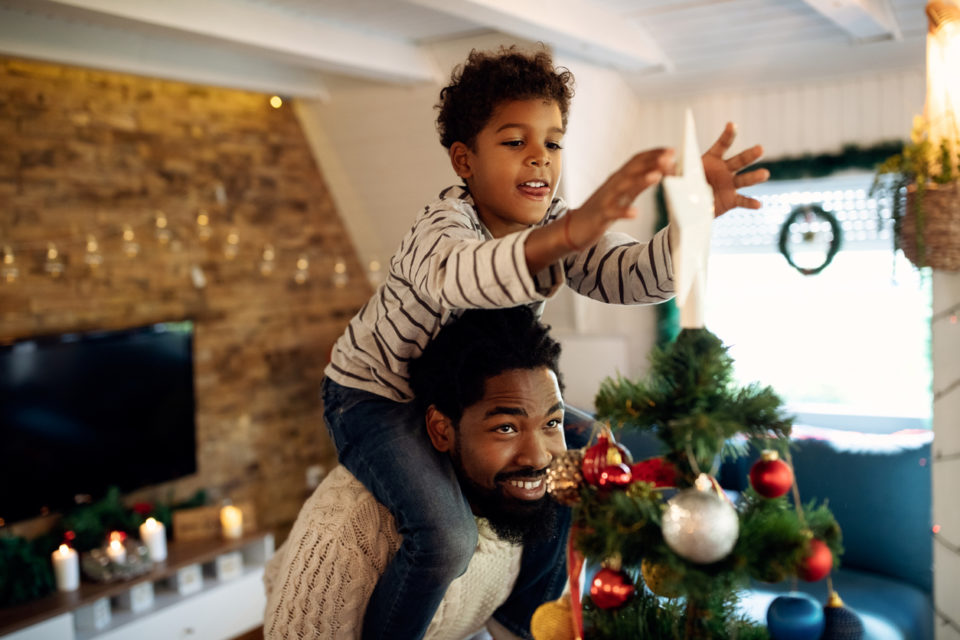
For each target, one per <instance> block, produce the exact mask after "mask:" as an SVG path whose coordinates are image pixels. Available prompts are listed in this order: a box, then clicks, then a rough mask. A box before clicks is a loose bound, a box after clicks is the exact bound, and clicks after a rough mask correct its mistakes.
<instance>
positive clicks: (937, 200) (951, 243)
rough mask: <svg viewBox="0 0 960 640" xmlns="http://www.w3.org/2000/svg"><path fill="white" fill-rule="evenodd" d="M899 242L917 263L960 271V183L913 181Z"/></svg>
mask: <svg viewBox="0 0 960 640" xmlns="http://www.w3.org/2000/svg"><path fill="white" fill-rule="evenodd" d="M898 245H899V247H900V248H901V249H902V250H903V254H904V255H905V256H907V258H908V259H909V260H910V262H912V263H913V264H915V265H916V266H917V267H932V268H934V269H939V270H942V271H960V183H957V182H952V183H949V184H934V183H928V184H927V185H926V186H925V187H924V188H923V189H922V190H918V189H917V185H916V184H911V185H909V186H908V187H907V201H906V207H905V208H904V213H903V217H902V218H901V220H900V224H899V229H898Z"/></svg>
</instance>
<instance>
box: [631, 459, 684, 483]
mask: <svg viewBox="0 0 960 640" xmlns="http://www.w3.org/2000/svg"><path fill="white" fill-rule="evenodd" d="M630 472H631V473H632V475H633V481H634V482H649V483H651V484H653V485H654V486H655V487H675V486H677V468H676V467H675V466H674V465H673V463H672V462H670V461H669V460H667V459H666V458H647V459H646V460H641V461H640V462H634V463H633V464H632V465H630Z"/></svg>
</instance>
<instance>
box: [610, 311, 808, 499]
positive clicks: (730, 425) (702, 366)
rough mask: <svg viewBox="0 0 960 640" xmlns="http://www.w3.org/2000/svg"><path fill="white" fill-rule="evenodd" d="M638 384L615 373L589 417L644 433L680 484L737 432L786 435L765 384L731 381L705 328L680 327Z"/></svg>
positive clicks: (724, 358)
mask: <svg viewBox="0 0 960 640" xmlns="http://www.w3.org/2000/svg"><path fill="white" fill-rule="evenodd" d="M650 362H651V369H650V374H649V376H648V378H647V379H646V380H644V381H635V382H634V381H630V380H627V379H625V378H623V377H622V376H618V377H617V378H616V379H610V378H608V379H607V380H605V381H604V382H603V384H602V385H601V387H600V391H599V392H598V393H597V397H596V401H595V404H596V408H597V417H598V419H601V420H606V421H608V422H610V424H611V425H612V426H613V427H614V428H616V429H619V430H624V431H626V430H630V429H636V430H640V431H652V432H653V433H654V434H655V435H656V436H657V437H658V438H659V439H660V440H662V441H663V443H664V444H665V445H666V447H667V449H668V450H669V451H671V452H674V455H671V456H668V457H669V458H670V460H671V461H672V462H674V463H675V464H677V466H678V467H679V468H680V470H681V473H682V475H683V476H684V478H685V480H686V482H685V485H684V486H690V485H692V484H693V480H694V479H695V478H696V475H697V474H696V470H695V469H693V468H692V467H693V465H692V463H691V461H690V459H689V456H688V455H687V453H688V452H689V453H690V454H691V455H692V456H693V458H694V460H695V461H696V463H697V465H698V466H699V468H700V469H702V470H704V471H706V470H709V469H710V468H711V467H712V466H713V465H714V462H715V460H716V459H717V456H718V455H720V454H721V453H722V452H723V451H724V443H725V442H726V441H727V440H729V439H730V438H732V437H733V436H735V435H737V434H744V435H746V436H747V437H748V438H750V439H759V440H767V439H768V438H770V437H774V438H786V437H788V436H789V434H790V428H791V424H792V422H791V419H790V418H789V417H788V416H786V415H784V414H783V413H782V410H781V406H782V401H781V400H780V397H779V396H777V394H776V393H774V391H773V390H772V389H771V388H770V387H761V386H759V385H749V386H746V387H742V388H736V387H735V386H734V385H733V383H732V378H733V360H732V359H731V358H730V356H729V354H728V353H727V348H726V347H724V346H723V343H722V342H721V341H720V339H719V338H717V337H716V336H715V335H713V334H712V333H710V332H709V331H707V330H706V329H684V330H683V331H681V332H680V334H679V335H678V336H677V339H676V340H675V341H674V342H673V343H671V344H669V345H667V346H666V347H663V348H656V349H654V350H653V352H652V353H651V355H650Z"/></svg>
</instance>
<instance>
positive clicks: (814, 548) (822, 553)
mask: <svg viewBox="0 0 960 640" xmlns="http://www.w3.org/2000/svg"><path fill="white" fill-rule="evenodd" d="M831 569H833V553H831V552H830V547H828V546H827V543H825V542H824V541H823V540H817V539H816V538H814V539H813V540H811V541H810V548H809V549H808V551H807V555H806V556H805V557H804V559H803V560H802V561H801V562H800V566H799V567H797V575H799V576H800V577H801V578H803V579H804V580H806V581H807V582H816V581H817V580H822V579H823V578H825V577H826V576H827V574H828V573H830V570H831Z"/></svg>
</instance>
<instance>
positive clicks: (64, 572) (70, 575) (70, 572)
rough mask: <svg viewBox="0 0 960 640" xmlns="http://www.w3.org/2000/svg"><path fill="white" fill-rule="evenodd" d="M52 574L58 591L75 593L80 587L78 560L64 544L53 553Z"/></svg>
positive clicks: (75, 553) (72, 551)
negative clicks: (55, 579)
mask: <svg viewBox="0 0 960 640" xmlns="http://www.w3.org/2000/svg"><path fill="white" fill-rule="evenodd" d="M53 573H54V575H55V576H56V578H57V590H58V591H75V590H76V589H77V587H79V586H80V558H79V556H77V552H76V551H74V550H73V549H71V548H70V547H68V546H67V545H65V544H62V545H60V548H59V549H57V550H56V551H54V552H53Z"/></svg>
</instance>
